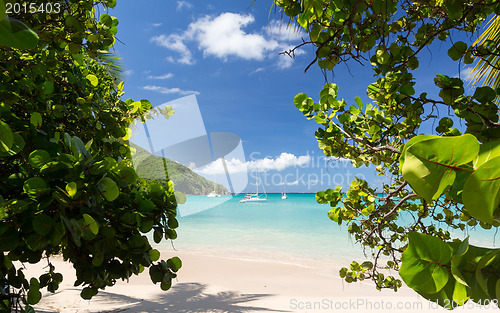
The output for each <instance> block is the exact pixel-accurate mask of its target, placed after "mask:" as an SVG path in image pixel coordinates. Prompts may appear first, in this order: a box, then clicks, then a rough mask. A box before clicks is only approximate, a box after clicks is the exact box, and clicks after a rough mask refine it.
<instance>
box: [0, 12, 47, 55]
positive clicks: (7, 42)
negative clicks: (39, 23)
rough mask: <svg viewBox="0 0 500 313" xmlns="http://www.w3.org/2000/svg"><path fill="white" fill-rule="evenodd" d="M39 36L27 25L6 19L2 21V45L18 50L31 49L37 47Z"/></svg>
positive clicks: (0, 26)
mask: <svg viewBox="0 0 500 313" xmlns="http://www.w3.org/2000/svg"><path fill="white" fill-rule="evenodd" d="M37 42H38V35H37V34H36V33H35V32H34V31H33V30H31V29H30V28H29V27H28V26H26V24H24V23H23V22H21V21H18V20H16V19H13V18H10V17H6V18H4V19H2V20H1V21H0V45H2V46H7V47H12V48H16V49H31V48H34V47H35V46H36V44H37Z"/></svg>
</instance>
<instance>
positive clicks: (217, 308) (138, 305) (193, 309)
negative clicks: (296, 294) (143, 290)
mask: <svg viewBox="0 0 500 313" xmlns="http://www.w3.org/2000/svg"><path fill="white" fill-rule="evenodd" d="M206 288H207V285H203V284H199V283H180V284H177V285H176V286H174V287H172V289H170V290H169V291H166V292H165V293H160V294H158V297H157V298H155V299H153V300H149V299H144V300H143V299H140V298H134V297H129V296H124V295H120V294H116V293H112V292H107V291H100V292H99V294H97V295H96V296H95V297H94V298H92V300H91V301H96V302H101V301H103V302H106V303H110V302H111V303H116V304H117V305H116V307H117V308H116V309H114V310H106V311H99V312H106V313H118V312H176V313H177V312H178V313H197V312H199V313H202V312H203V313H204V312H214V313H247V312H287V311H281V310H273V309H270V308H264V307H258V306H254V305H252V303H251V302H252V301H255V300H259V299H263V298H265V297H270V296H272V295H271V294H239V293H237V292H234V291H225V292H219V293H217V294H209V293H205V289H206ZM54 296H55V295H54ZM59 296H62V295H59ZM36 312H37V313H48V312H54V311H47V310H46V309H45V310H44V309H43V308H38V309H37V310H36Z"/></svg>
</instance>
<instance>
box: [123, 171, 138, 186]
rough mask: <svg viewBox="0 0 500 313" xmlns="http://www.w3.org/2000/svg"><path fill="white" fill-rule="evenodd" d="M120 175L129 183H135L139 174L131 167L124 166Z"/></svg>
mask: <svg viewBox="0 0 500 313" xmlns="http://www.w3.org/2000/svg"><path fill="white" fill-rule="evenodd" d="M119 176H120V178H121V179H123V181H124V182H126V183H127V184H133V183H135V181H136V180H137V174H136V173H135V171H134V169H132V168H130V167H124V168H122V169H121V170H120V172H119Z"/></svg>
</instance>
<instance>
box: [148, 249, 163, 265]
mask: <svg viewBox="0 0 500 313" xmlns="http://www.w3.org/2000/svg"><path fill="white" fill-rule="evenodd" d="M148 254H149V258H150V259H151V261H153V262H154V261H158V259H160V251H158V250H156V249H151V250H149V252H148Z"/></svg>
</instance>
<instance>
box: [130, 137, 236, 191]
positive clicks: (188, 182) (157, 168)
mask: <svg viewBox="0 0 500 313" xmlns="http://www.w3.org/2000/svg"><path fill="white" fill-rule="evenodd" d="M130 146H131V147H133V148H135V149H136V151H135V153H134V154H133V161H134V167H135V170H136V172H137V174H138V175H139V176H140V177H142V178H145V179H148V180H156V181H157V182H158V183H160V184H162V185H166V178H167V177H166V175H165V169H164V163H163V160H165V164H166V166H167V170H168V178H169V179H170V180H172V181H173V182H174V185H175V190H176V191H180V192H183V193H184V194H186V195H206V194H209V193H210V192H212V191H214V182H212V181H210V180H208V179H206V178H204V177H202V176H200V175H198V174H196V173H195V172H193V171H192V170H191V169H189V168H188V167H186V166H184V165H182V164H180V163H177V162H174V161H172V160H169V159H166V158H162V157H160V156H156V155H152V154H151V153H149V152H148V151H146V150H145V149H143V148H141V147H139V146H137V145H135V144H133V143H130ZM216 190H217V193H218V194H222V195H230V194H231V193H230V192H229V191H228V190H227V189H226V188H225V187H224V186H223V185H221V184H217V185H216Z"/></svg>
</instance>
